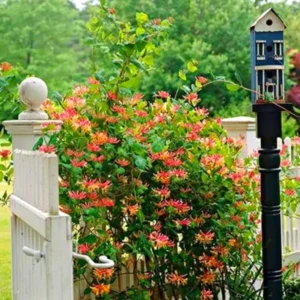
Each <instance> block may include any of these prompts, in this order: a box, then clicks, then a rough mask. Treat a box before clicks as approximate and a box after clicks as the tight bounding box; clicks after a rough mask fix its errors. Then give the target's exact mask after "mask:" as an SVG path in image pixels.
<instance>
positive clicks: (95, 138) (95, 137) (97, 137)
mask: <svg viewBox="0 0 300 300" xmlns="http://www.w3.org/2000/svg"><path fill="white" fill-rule="evenodd" d="M91 138H92V143H93V144H94V145H98V146H102V145H104V144H106V143H107V141H108V136H107V133H106V132H105V131H102V132H95V133H93V134H91Z"/></svg>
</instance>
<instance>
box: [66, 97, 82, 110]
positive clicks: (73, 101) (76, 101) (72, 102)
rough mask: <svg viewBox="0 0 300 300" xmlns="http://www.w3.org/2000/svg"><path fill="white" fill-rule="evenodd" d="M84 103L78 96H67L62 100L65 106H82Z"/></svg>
mask: <svg viewBox="0 0 300 300" xmlns="http://www.w3.org/2000/svg"><path fill="white" fill-rule="evenodd" d="M85 104H86V101H85V99H83V98H79V97H69V98H66V99H65V100H64V105H65V106H66V107H67V108H74V107H78V108H79V107H84V106H85Z"/></svg>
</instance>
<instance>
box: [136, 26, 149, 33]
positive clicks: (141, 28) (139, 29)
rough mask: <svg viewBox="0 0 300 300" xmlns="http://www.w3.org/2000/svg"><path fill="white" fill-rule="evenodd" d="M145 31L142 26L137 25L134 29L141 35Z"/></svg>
mask: <svg viewBox="0 0 300 300" xmlns="http://www.w3.org/2000/svg"><path fill="white" fill-rule="evenodd" d="M145 32H146V30H145V29H144V28H143V27H138V28H137V29H136V31H135V33H136V35H142V34H144V33H145Z"/></svg>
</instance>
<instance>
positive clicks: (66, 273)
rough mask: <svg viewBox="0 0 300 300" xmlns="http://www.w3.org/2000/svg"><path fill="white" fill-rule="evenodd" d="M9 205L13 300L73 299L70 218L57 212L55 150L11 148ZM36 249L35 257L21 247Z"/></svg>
mask: <svg viewBox="0 0 300 300" xmlns="http://www.w3.org/2000/svg"><path fill="white" fill-rule="evenodd" d="M14 163H15V175H14V179H15V181H14V194H13V195H12V196H11V202H10V209H11V213H12V217H11V223H12V224H11V234H12V281H13V282H12V287H13V297H12V298H13V300H58V299H61V300H73V299H74V297H73V257H72V252H73V251H72V231H71V218H70V216H68V215H66V214H64V213H62V212H59V210H58V207H59V206H58V161H57V157H56V156H55V155H54V154H45V153H41V152H34V151H26V150H16V151H15V152H14ZM24 246H26V247H28V248H31V249H33V250H36V251H40V252H41V253H42V254H43V257H42V258H41V259H40V261H36V259H35V258H34V257H31V256H27V255H26V254H25V253H24V251H23V247H24Z"/></svg>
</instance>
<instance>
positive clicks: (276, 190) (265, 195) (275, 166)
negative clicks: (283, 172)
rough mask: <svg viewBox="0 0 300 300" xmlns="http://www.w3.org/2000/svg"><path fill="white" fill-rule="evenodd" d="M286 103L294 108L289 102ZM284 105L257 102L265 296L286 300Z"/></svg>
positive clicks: (255, 108) (287, 106) (254, 108)
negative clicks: (282, 192)
mask: <svg viewBox="0 0 300 300" xmlns="http://www.w3.org/2000/svg"><path fill="white" fill-rule="evenodd" d="M282 107H285V108H287V109H289V108H290V105H289V104H283V105H282ZM281 110H282V109H281V108H279V107H277V106H275V105H274V104H253V111H254V112H256V114H257V137H259V138H260V139H261V149H260V150H259V154H260V155H259V167H260V169H259V171H260V173H261V207H262V209H261V212H262V213H261V218H262V246H263V278H264V283H263V284H264V299H265V300H266V299H268V300H270V299H272V300H282V298H283V292H282V271H281V268H282V251H281V219H280V182H279V173H280V155H279V152H280V151H279V149H277V138H278V137H281V136H282V132H281V131H282V130H281V127H282V126H281Z"/></svg>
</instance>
